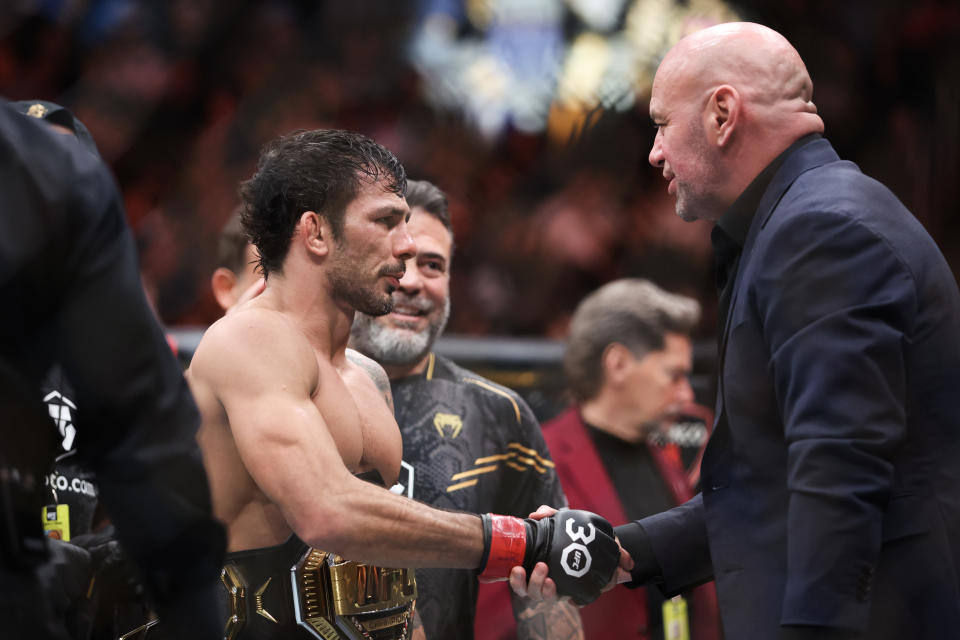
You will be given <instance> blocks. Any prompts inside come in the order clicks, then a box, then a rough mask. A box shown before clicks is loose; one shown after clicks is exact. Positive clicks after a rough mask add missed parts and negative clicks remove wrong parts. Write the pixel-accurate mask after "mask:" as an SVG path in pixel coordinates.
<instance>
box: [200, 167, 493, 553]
mask: <svg viewBox="0 0 960 640" xmlns="http://www.w3.org/2000/svg"><path fill="white" fill-rule="evenodd" d="M407 215H409V209H408V208H407V206H406V203H405V202H404V201H403V199H402V198H400V197H398V196H396V195H394V194H392V193H390V192H389V191H387V190H385V189H383V188H382V187H380V186H379V185H377V184H365V186H364V187H362V188H361V189H360V191H359V193H358V195H357V197H356V199H355V200H353V201H352V202H351V203H349V204H348V205H347V209H346V212H345V217H344V220H345V222H344V228H343V231H342V238H340V239H339V242H338V241H334V240H333V239H332V230H331V228H330V226H329V224H328V223H327V222H326V220H325V219H324V218H322V217H321V216H318V215H317V214H316V213H314V212H305V213H304V214H303V215H302V217H301V219H300V222H299V223H298V225H297V228H296V230H295V232H294V238H293V239H292V240H291V246H290V251H289V254H288V256H287V258H286V259H285V261H284V264H283V271H282V272H279V273H272V274H270V276H269V277H268V278H267V282H266V287H265V290H264V291H263V293H262V294H260V295H259V296H258V297H256V298H254V299H253V300H251V301H249V302H247V303H246V304H245V305H243V306H242V307H240V308H238V309H236V311H234V312H233V313H230V314H229V315H227V316H225V317H224V318H222V319H221V320H219V321H218V322H216V323H215V324H214V325H212V326H211V327H210V329H208V331H207V333H206V334H205V335H204V337H203V339H202V340H201V343H200V345H199V346H198V348H197V351H196V354H195V356H194V359H193V362H192V364H191V367H190V370H189V372H188V379H189V380H190V383H191V388H192V390H193V392H194V395H195V397H196V400H197V404H198V406H199V408H200V412H201V416H202V420H203V421H202V426H201V429H200V431H199V433H198V440H199V442H200V446H201V449H202V451H203V455H204V462H205V464H206V466H207V471H208V474H209V476H210V482H211V492H212V497H213V505H214V513H215V515H216V516H217V517H218V518H219V519H220V520H222V521H223V522H224V523H225V525H226V527H227V535H228V550H230V551H237V550H243V549H252V548H257V547H263V546H270V545H276V544H280V543H282V542H284V541H286V540H287V538H288V537H289V536H290V534H291V533H296V534H297V536H298V537H299V538H300V539H301V540H303V541H304V542H305V543H306V544H308V545H310V546H312V547H316V548H318V549H323V550H325V551H330V552H333V553H337V554H339V555H341V556H343V557H345V558H347V559H349V560H355V561H359V562H367V563H371V564H377V565H380V566H393V567H397V566H399V567H423V566H445V567H455V568H475V567H477V566H478V565H479V563H480V557H481V554H482V547H483V542H482V527H481V523H480V519H479V518H478V517H477V516H475V515H472V514H462V513H448V512H444V511H439V510H435V509H431V508H429V507H427V506H425V505H422V504H419V503H416V502H414V501H412V500H408V499H406V498H403V497H401V496H397V495H394V494H391V493H390V492H389V491H387V490H386V489H384V488H381V487H378V486H375V485H373V484H371V483H369V482H364V481H362V480H360V479H358V478H356V477H355V476H354V474H355V473H360V472H364V471H370V470H376V471H378V472H379V473H380V475H381V476H382V478H383V480H384V482H385V483H386V485H387V486H390V485H392V484H393V483H394V482H395V481H396V479H397V476H398V473H399V469H400V458H401V439H400V432H399V429H398V427H397V424H396V422H395V420H394V419H393V416H392V413H391V411H390V409H389V407H388V406H387V404H386V403H384V394H383V391H382V390H381V389H378V388H377V386H376V385H375V384H374V382H373V380H372V379H371V377H370V375H369V374H368V371H367V370H368V369H369V368H370V367H369V366H368V365H370V364H373V363H372V362H370V363H366V362H363V361H362V360H359V359H358V357H359V356H358V354H351V356H350V357H348V356H347V353H346V344H347V339H348V337H349V331H350V324H351V322H352V320H353V308H352V307H351V305H350V303H348V302H346V301H345V300H344V299H342V296H341V297H338V294H337V293H336V291H337V289H336V285H335V283H334V282H333V280H334V278H332V277H329V276H330V273H331V272H336V277H338V278H343V277H349V278H351V279H352V280H351V282H352V283H353V284H352V285H351V286H353V287H354V289H355V290H362V293H363V294H364V295H366V296H367V298H369V299H370V300H373V301H376V300H380V299H383V298H388V297H389V293H390V292H391V291H392V290H393V288H395V287H396V283H397V280H398V274H397V273H396V271H395V269H396V267H393V266H392V265H396V264H398V263H399V264H402V262H403V261H404V260H406V259H407V258H408V257H410V256H411V255H412V254H413V251H414V250H415V247H414V246H413V242H412V240H411V239H410V236H409V234H408V233H407V230H406V216H407ZM328 265H329V268H328ZM348 265H353V266H352V269H349V270H348V269H346V267H347V266H348ZM400 269H401V270H402V267H400ZM358 362H361V363H362V364H357V363H358ZM373 366H374V367H375V366H376V365H373Z"/></svg>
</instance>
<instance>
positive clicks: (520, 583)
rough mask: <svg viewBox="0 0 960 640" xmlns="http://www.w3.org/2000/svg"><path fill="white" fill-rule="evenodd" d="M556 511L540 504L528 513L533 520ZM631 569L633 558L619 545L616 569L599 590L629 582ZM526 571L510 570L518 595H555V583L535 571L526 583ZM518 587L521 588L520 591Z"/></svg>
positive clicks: (511, 584) (544, 598)
mask: <svg viewBox="0 0 960 640" xmlns="http://www.w3.org/2000/svg"><path fill="white" fill-rule="evenodd" d="M555 513H557V510H556V509H554V508H553V507H551V506H549V505H546V504H542V505H540V507H539V508H538V509H537V510H536V511H534V512H533V513H531V514H530V516H529V517H530V518H532V519H534V520H540V519H542V518H549V517H550V516H552V515H553V514H555ZM614 539H615V540H616V541H617V544H618V545H619V544H620V540H619V539H618V538H617V537H616V536H614ZM543 568H544V570H546V565H543ZM632 570H633V558H632V557H631V556H630V554H629V553H627V550H626V549H624V548H623V547H622V546H621V547H620V562H619V564H618V566H617V570H616V572H615V573H614V575H613V578H611V580H610V582H609V583H607V585H606V586H605V587H604V588H603V589H602V590H601V591H602V592H603V593H606V592H607V591H610V589H613V588H614V587H615V586H617V585H618V584H623V583H624V582H630V581H631V580H632V579H633V576H631V575H630V572H631V571H632ZM526 576H527V572H526V571H524V569H523V567H514V569H513V570H512V571H511V572H510V587H511V588H512V589H513V590H514V591H516V592H517V593H518V594H519V595H521V596H525V595H528V594H529V597H531V598H535V599H543V600H547V599H549V598H555V597H556V584H554V582H553V580H551V579H550V578H549V577H546V576H544V577H546V579H545V580H544V579H543V578H540V577H539V576H537V575H536V574H535V573H531V574H530V583H529V585H527V583H526ZM520 589H523V591H521V590H520Z"/></svg>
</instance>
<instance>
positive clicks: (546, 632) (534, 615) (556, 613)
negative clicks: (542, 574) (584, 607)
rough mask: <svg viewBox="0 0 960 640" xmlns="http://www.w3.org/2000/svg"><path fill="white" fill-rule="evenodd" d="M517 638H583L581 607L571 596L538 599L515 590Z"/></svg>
mask: <svg viewBox="0 0 960 640" xmlns="http://www.w3.org/2000/svg"><path fill="white" fill-rule="evenodd" d="M511 596H512V599H513V617H514V618H515V619H516V621H517V640H583V624H582V623H581V621H580V611H579V610H577V606H576V605H575V604H573V603H572V602H570V601H569V600H554V601H552V602H548V601H539V602H538V601H535V600H530V599H529V598H521V597H520V596H518V595H517V594H515V593H512V592H511Z"/></svg>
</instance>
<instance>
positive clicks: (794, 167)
mask: <svg viewBox="0 0 960 640" xmlns="http://www.w3.org/2000/svg"><path fill="white" fill-rule="evenodd" d="M838 160H840V157H839V156H838V155H837V152H836V151H834V150H833V147H832V146H831V145H830V143H829V142H828V141H827V140H826V139H823V138H821V139H819V140H814V141H813V142H811V143H809V144H806V145H803V146H802V147H800V148H799V149H797V150H796V151H795V152H794V153H792V154H790V156H789V157H787V158H786V160H785V161H784V163H783V166H781V167H780V169H779V170H778V171H777V173H776V174H775V175H774V177H773V180H771V181H770V186H768V187H767V189H766V191H764V193H763V197H762V198H760V204H759V205H758V207H757V212H756V214H755V215H754V218H753V222H752V223H751V224H750V231H749V232H748V233H747V239H746V242H744V246H743V252H742V253H741V254H740V260H739V263H738V265H737V273H736V280H735V282H734V286H733V291H732V292H731V294H730V302H729V304H728V306H727V308H726V317H725V319H724V323H723V333H722V334H721V335H720V337H719V340H720V349H719V352H718V353H719V359H718V361H717V380H718V382H717V405H716V411H715V414H716V418H715V420H714V425H713V426H714V429H713V433H712V434H711V437H710V442H709V443H708V445H707V450H706V451H705V452H704V459H703V468H707V467H708V466H709V464H710V463H708V458H709V459H712V458H715V457H716V455H717V452H714V453H713V454H711V453H710V450H711V449H714V450H716V449H718V448H721V447H722V445H721V444H719V442H718V443H716V444H714V442H715V441H725V440H726V439H727V438H728V437H729V434H728V433H726V432H727V430H728V429H727V427H726V425H727V414H726V406H725V402H724V397H723V396H724V389H723V378H724V376H723V374H724V362H725V360H726V354H727V342H728V340H729V337H730V330H731V329H732V327H731V322H730V321H731V319H732V318H733V317H734V310H735V309H736V308H737V300H738V298H739V294H740V291H741V290H742V289H743V288H744V287H745V286H746V280H747V279H746V278H744V277H743V276H744V275H745V274H747V273H749V268H750V258H751V257H752V256H753V248H754V246H756V243H757V238H758V236H759V235H760V232H761V230H762V229H763V228H764V227H765V226H766V224H767V221H768V220H769V219H770V217H771V216H772V215H773V213H774V211H775V210H776V208H777V205H778V204H780V200H781V199H783V196H784V194H786V192H787V190H788V189H789V188H790V185H792V184H793V183H794V182H795V181H796V180H797V178H799V177H800V176H801V175H802V174H803V173H804V172H806V171H809V170H810V169H814V168H816V167H819V166H822V165H825V164H828V163H830V162H837V161H838ZM718 432H719V433H718Z"/></svg>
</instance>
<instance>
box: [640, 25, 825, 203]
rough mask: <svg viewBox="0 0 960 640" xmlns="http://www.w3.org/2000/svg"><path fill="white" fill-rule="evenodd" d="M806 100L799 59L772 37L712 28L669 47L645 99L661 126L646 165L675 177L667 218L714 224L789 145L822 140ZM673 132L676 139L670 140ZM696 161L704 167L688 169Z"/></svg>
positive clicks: (808, 90) (808, 86) (755, 28)
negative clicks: (673, 208) (815, 136)
mask: <svg viewBox="0 0 960 640" xmlns="http://www.w3.org/2000/svg"><path fill="white" fill-rule="evenodd" d="M812 98H813V82H812V81H811V80H810V75H809V74H808V73H807V69H806V66H805V65H804V63H803V60H802V59H801V58H800V55H799V54H798V53H797V51H796V49H794V48H793V46H792V45H791V44H790V43H789V42H788V41H787V39H786V38H784V37H783V36H782V35H780V34H779V33H777V32H776V31H774V30H772V29H769V28H767V27H764V26H762V25H758V24H753V23H747V22H739V23H729V24H721V25H717V26H714V27H710V28H708V29H704V30H702V31H698V32H696V33H694V34H691V35H689V36H687V37H686V38H684V39H682V40H681V41H680V42H678V43H677V44H676V45H675V46H674V47H673V48H672V49H671V50H670V51H669V52H668V53H667V55H666V57H664V59H663V62H662V63H661V64H660V68H659V69H658V70H657V75H656V78H655V79H654V83H653V91H652V95H651V99H650V115H651V117H652V118H653V119H654V121H655V122H656V123H657V124H658V125H661V132H660V133H658V135H657V141H656V142H655V143H654V147H653V150H652V151H651V153H650V162H651V164H653V165H655V166H658V167H662V168H663V169H664V177H666V178H668V179H670V180H671V181H673V180H674V178H676V182H677V187H676V194H677V212H678V213H679V214H680V215H681V216H682V217H684V218H685V219H695V218H709V219H716V218H717V217H718V216H719V215H720V214H722V213H723V210H724V209H725V208H726V207H727V206H729V205H730V204H731V203H732V202H733V200H735V199H736V197H737V196H738V195H739V194H740V192H742V191H743V189H745V188H746V186H747V185H748V184H749V183H750V181H751V180H753V178H754V177H756V175H757V174H758V173H759V172H760V171H761V170H762V169H763V168H764V167H765V166H766V165H767V164H769V163H770V161H772V160H773V159H774V158H775V157H776V156H777V155H779V154H780V153H781V152H782V151H783V150H784V149H786V148H787V147H788V146H790V144H792V143H793V142H794V141H796V140H797V139H799V138H801V137H803V136H804V135H807V134H809V133H814V132H822V131H823V121H822V120H821V119H820V117H819V116H818V115H817V108H816V105H814V103H813V99H812ZM675 125H680V127H679V128H681V129H683V130H682V131H670V130H669V129H670V127H671V126H675ZM676 128H677V127H675V129H676ZM680 133H682V134H683V135H677V134H680ZM671 135H672V136H673V137H672V139H671ZM691 152H694V153H695V156H693V157H690V153H691ZM698 159H699V161H700V162H704V163H709V165H710V166H708V167H700V168H698V167H697V166H696V164H697V160H698ZM684 174H688V175H684ZM692 181H695V183H694V182H692ZM671 185H672V182H671Z"/></svg>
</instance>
